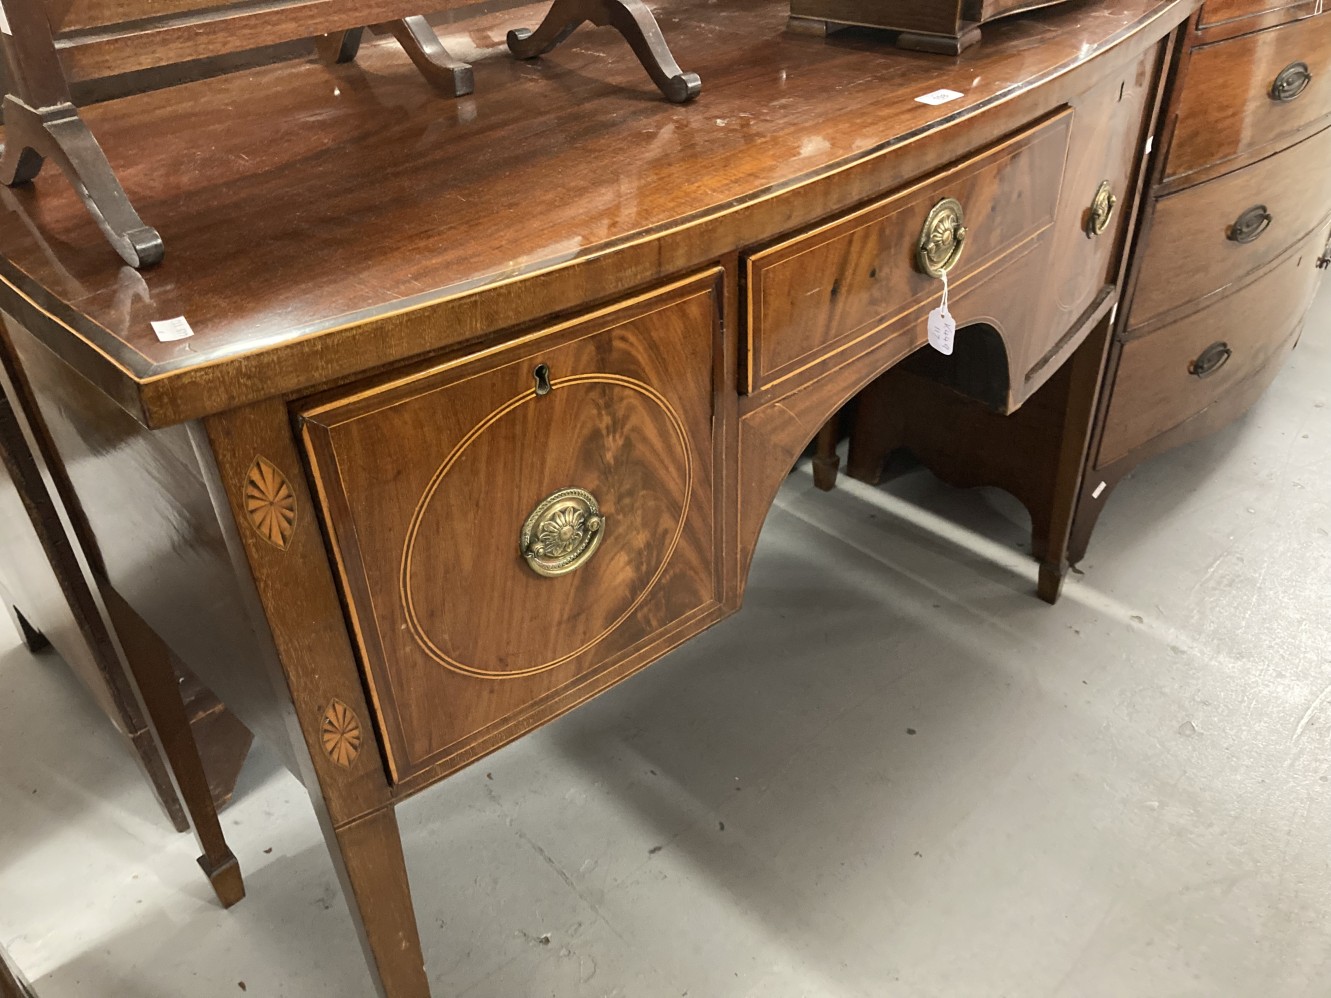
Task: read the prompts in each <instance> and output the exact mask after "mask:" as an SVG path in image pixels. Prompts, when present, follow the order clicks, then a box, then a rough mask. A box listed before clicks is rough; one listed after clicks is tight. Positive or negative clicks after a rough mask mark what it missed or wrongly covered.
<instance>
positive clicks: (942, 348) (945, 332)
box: [929, 305, 957, 357]
mask: <svg viewBox="0 0 1331 998" xmlns="http://www.w3.org/2000/svg"><path fill="white" fill-rule="evenodd" d="M956 335H957V320H956V319H954V318H952V313H951V312H949V311H948V310H947V306H946V305H939V306H938V307H937V308H936V309H934V310H933V311H932V312H930V313H929V345H930V346H931V347H933V348H934V349H935V350H937V351H938V352H939V353H942V354H947V356H949V357H951V356H952V341H953V340H954V339H955V338H956Z"/></svg>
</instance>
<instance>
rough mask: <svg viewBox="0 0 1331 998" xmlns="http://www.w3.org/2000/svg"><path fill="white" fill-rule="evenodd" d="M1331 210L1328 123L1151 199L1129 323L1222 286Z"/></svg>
mask: <svg viewBox="0 0 1331 998" xmlns="http://www.w3.org/2000/svg"><path fill="white" fill-rule="evenodd" d="M1329 213H1331V128H1327V129H1324V130H1322V131H1321V132H1319V133H1317V134H1316V135H1314V136H1313V137H1312V138H1309V139H1305V140H1304V141H1302V142H1300V143H1299V144H1298V145H1295V146H1292V147H1290V148H1289V149H1285V150H1284V151H1282V152H1279V153H1277V154H1276V155H1274V156H1270V157H1268V158H1266V159H1264V160H1262V161H1261V162H1259V163H1254V164H1253V165H1252V166H1249V167H1246V168H1244V169H1242V170H1238V171H1236V172H1234V173H1230V174H1227V175H1226V176H1224V177H1221V178H1219V179H1217V180H1212V181H1210V182H1208V183H1205V184H1200V185H1198V186H1196V187H1192V188H1189V189H1188V190H1185V191H1181V192H1179V193H1178V194H1172V195H1170V196H1168V197H1164V198H1161V199H1160V200H1159V201H1157V202H1156V204H1155V214H1154V218H1153V219H1152V222H1151V228H1150V232H1149V238H1148V239H1147V241H1146V246H1145V250H1144V252H1143V256H1142V265H1141V277H1140V279H1139V280H1138V284H1137V289H1136V293H1135V294H1134V296H1133V303H1132V318H1131V324H1132V326H1133V327H1134V328H1139V327H1141V326H1144V325H1146V324H1147V323H1149V322H1151V321H1152V320H1153V319H1155V318H1156V317H1157V316H1159V315H1162V314H1163V313H1166V312H1168V311H1169V310H1171V309H1173V308H1175V307H1178V306H1181V305H1186V304H1187V303H1189V302H1193V301H1195V300H1197V299H1200V298H1203V297H1205V296H1206V295H1209V294H1215V293H1218V292H1221V291H1223V290H1224V289H1225V288H1227V287H1229V286H1230V285H1231V284H1233V283H1234V282H1235V281H1238V280H1239V279H1241V278H1242V277H1244V276H1246V275H1247V274H1249V273H1251V272H1253V271H1254V270H1257V269H1258V268H1260V267H1263V266H1265V265H1266V264H1268V263H1270V262H1271V261H1272V260H1273V259H1275V258H1276V257H1277V256H1278V255H1280V254H1281V253H1282V252H1284V251H1285V250H1287V249H1289V247H1290V246H1291V245H1293V244H1294V243H1295V242H1297V241H1300V240H1302V239H1303V238H1304V237H1305V236H1306V235H1307V234H1308V231H1309V230H1310V229H1312V228H1313V227H1314V226H1316V225H1319V224H1321V222H1322V220H1323V219H1324V218H1326V216H1327V215H1328V214H1329Z"/></svg>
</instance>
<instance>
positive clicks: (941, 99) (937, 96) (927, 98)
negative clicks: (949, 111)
mask: <svg viewBox="0 0 1331 998" xmlns="http://www.w3.org/2000/svg"><path fill="white" fill-rule="evenodd" d="M964 96H965V95H964V94H959V93H957V91H955V90H935V91H934V92H933V93H930V94H925V95H924V96H923V97H916V98H915V103H917V104H929V105H932V106H934V107H937V106H938V105H939V104H946V103H947V102H948V101H954V100H956V99H957V98H958V97H964Z"/></svg>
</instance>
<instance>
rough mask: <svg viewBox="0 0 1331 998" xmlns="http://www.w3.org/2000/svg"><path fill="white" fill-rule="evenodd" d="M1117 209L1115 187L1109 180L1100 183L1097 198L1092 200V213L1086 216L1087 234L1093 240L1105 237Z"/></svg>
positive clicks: (1096, 192)
mask: <svg viewBox="0 0 1331 998" xmlns="http://www.w3.org/2000/svg"><path fill="white" fill-rule="evenodd" d="M1117 207H1118V198H1117V197H1115V196H1114V187H1113V185H1112V184H1111V183H1110V182H1109V181H1108V180H1102V181H1100V186H1099V187H1097V188H1096V189H1095V197H1094V198H1092V199H1091V210H1090V213H1089V214H1088V215H1087V216H1086V234H1087V235H1088V236H1090V237H1091V238H1095V237H1096V236H1099V235H1103V234H1104V231H1105V229H1107V228H1109V222H1110V220H1111V219H1112V218H1113V217H1114V209H1115V208H1117Z"/></svg>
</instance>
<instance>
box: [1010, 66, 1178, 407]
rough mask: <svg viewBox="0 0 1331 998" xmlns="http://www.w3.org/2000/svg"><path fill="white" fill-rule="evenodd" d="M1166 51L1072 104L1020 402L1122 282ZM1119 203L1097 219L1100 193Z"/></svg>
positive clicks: (1055, 367)
mask: <svg viewBox="0 0 1331 998" xmlns="http://www.w3.org/2000/svg"><path fill="white" fill-rule="evenodd" d="M1159 57H1160V56H1159V52H1158V50H1156V49H1152V50H1151V51H1150V52H1148V53H1147V54H1146V55H1144V56H1143V57H1142V58H1141V59H1140V60H1139V61H1138V62H1137V63H1136V64H1134V65H1131V66H1128V67H1126V68H1125V69H1124V70H1123V73H1122V74H1121V75H1118V74H1116V75H1113V76H1109V77H1107V78H1106V79H1104V80H1103V81H1101V82H1100V83H1099V84H1097V85H1096V86H1095V87H1094V88H1093V89H1092V90H1090V91H1088V92H1087V93H1085V94H1082V95H1080V96H1079V97H1077V98H1076V99H1075V100H1074V101H1073V102H1072V109H1073V114H1074V118H1073V122H1072V138H1071V142H1070V145H1069V148H1068V159H1067V168H1066V170H1065V171H1064V175H1063V189H1062V192H1061V194H1060V196H1059V204H1058V212H1057V216H1056V218H1055V222H1054V228H1053V231H1052V232H1051V233H1050V237H1049V240H1050V246H1049V249H1050V253H1049V260H1050V265H1049V271H1048V273H1047V275H1046V276H1045V279H1044V281H1043V285H1042V287H1043V291H1042V292H1041V293H1040V294H1039V295H1038V299H1039V300H1038V301H1037V303H1036V309H1037V312H1036V315H1037V318H1036V320H1035V321H1034V322H1033V323H1032V324H1031V328H1030V330H1029V333H1028V335H1027V337H1026V346H1025V353H1024V355H1023V357H1022V358H1021V365H1020V367H1019V368H1018V370H1019V371H1021V372H1024V376H1025V384H1024V385H1022V386H1021V388H1020V389H1019V393H1018V397H1019V398H1025V397H1027V396H1029V395H1030V394H1031V393H1032V392H1034V391H1035V390H1036V389H1038V388H1039V387H1040V385H1041V384H1043V383H1044V381H1045V380H1047V379H1048V378H1049V376H1050V375H1052V374H1053V373H1054V372H1055V371H1056V370H1058V367H1059V365H1060V363H1061V362H1062V360H1063V359H1065V358H1066V357H1067V356H1068V354H1069V353H1070V352H1071V351H1072V350H1073V349H1075V348H1076V346H1077V343H1076V342H1075V341H1073V340H1071V339H1069V338H1068V332H1069V330H1071V329H1073V328H1074V324H1075V323H1076V322H1077V320H1078V319H1079V318H1080V317H1081V316H1082V314H1083V313H1084V312H1085V310H1086V309H1087V308H1089V307H1090V306H1091V304H1092V303H1093V302H1095V301H1096V299H1097V298H1098V297H1099V296H1100V295H1101V294H1102V293H1103V292H1104V289H1105V288H1106V286H1107V285H1112V284H1115V283H1117V278H1118V269H1119V262H1120V260H1121V258H1122V257H1121V252H1120V250H1121V246H1122V242H1123V238H1122V237H1123V228H1124V225H1125V224H1126V220H1127V217H1128V214H1129V213H1128V210H1127V208H1126V207H1124V206H1125V205H1127V204H1128V203H1129V201H1130V199H1131V197H1132V193H1133V190H1132V189H1133V181H1134V179H1135V167H1136V166H1137V164H1138V162H1139V159H1140V150H1141V145H1142V142H1143V139H1144V132H1145V126H1146V122H1145V118H1146V115H1147V114H1148V113H1149V111H1150V101H1151V98H1152V97H1153V95H1154V89H1155V82H1156V66H1157V62H1158V60H1159ZM1102 189H1104V190H1106V191H1108V192H1109V194H1110V196H1111V197H1112V198H1113V199H1114V200H1113V202H1112V203H1111V204H1112V208H1111V210H1110V212H1109V214H1108V216H1107V218H1106V219H1104V224H1103V226H1102V225H1101V224H1100V221H1099V220H1098V219H1093V218H1092V213H1093V211H1094V210H1095V208H1094V206H1095V205H1096V203H1097V197H1098V196H1099V195H1100V191H1101V190H1102Z"/></svg>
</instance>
